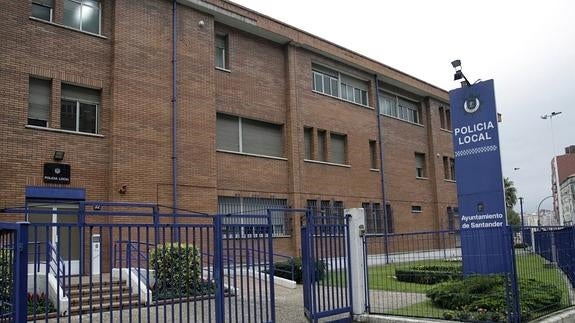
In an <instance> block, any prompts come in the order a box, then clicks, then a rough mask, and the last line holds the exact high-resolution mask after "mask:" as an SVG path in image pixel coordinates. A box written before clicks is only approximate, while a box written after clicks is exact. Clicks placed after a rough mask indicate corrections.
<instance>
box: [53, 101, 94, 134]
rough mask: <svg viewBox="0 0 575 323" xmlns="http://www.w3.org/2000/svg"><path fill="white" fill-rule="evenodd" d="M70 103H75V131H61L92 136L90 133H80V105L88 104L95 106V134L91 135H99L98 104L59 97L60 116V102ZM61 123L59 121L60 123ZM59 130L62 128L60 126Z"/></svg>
mask: <svg viewBox="0 0 575 323" xmlns="http://www.w3.org/2000/svg"><path fill="white" fill-rule="evenodd" d="M64 100H65V101H70V102H75V103H76V121H75V122H76V127H75V128H76V129H75V130H68V129H62V130H68V131H73V132H78V133H89V134H92V132H84V131H80V104H82V103H83V104H90V105H95V106H96V118H95V119H96V128H95V130H96V131H95V132H94V133H93V134H99V133H100V104H99V103H96V102H91V101H88V100H79V99H77V98H69V97H65V96H63V97H61V98H60V114H61V113H62V112H61V109H62V101H64ZM60 120H62V116H60ZM60 122H61V121H60ZM60 128H62V126H60Z"/></svg>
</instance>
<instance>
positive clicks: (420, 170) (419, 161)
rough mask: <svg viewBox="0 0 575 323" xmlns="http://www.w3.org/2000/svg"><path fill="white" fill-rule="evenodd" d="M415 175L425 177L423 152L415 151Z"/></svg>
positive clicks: (425, 168) (425, 169)
mask: <svg viewBox="0 0 575 323" xmlns="http://www.w3.org/2000/svg"><path fill="white" fill-rule="evenodd" d="M415 177H418V178H426V177H427V167H426V163H425V154H423V153H415Z"/></svg>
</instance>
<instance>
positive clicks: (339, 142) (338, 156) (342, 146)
mask: <svg viewBox="0 0 575 323" xmlns="http://www.w3.org/2000/svg"><path fill="white" fill-rule="evenodd" d="M330 142H331V160H330V161H331V162H332V163H336V164H347V137H346V136H345V135H340V134H335V133H330Z"/></svg>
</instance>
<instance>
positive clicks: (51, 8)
mask: <svg viewBox="0 0 575 323" xmlns="http://www.w3.org/2000/svg"><path fill="white" fill-rule="evenodd" d="M34 5H36V6H40V7H44V8H50V20H48V21H49V22H52V21H53V20H54V7H49V6H46V5H44V4H41V3H38V2H36V1H34V0H32V6H34ZM33 17H34V18H37V19H41V20H44V19H42V18H38V17H35V16H33Z"/></svg>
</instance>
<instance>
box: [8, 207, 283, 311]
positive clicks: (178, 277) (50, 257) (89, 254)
mask: <svg viewBox="0 0 575 323" xmlns="http://www.w3.org/2000/svg"><path fill="white" fill-rule="evenodd" d="M88 206H89V207H88ZM5 212H6V213H8V215H9V216H10V217H11V218H12V219H14V220H27V219H28V214H29V213H30V212H31V210H30V209H26V208H24V209H7V210H5ZM49 212H50V213H51V214H53V217H50V218H60V215H61V214H65V215H67V216H69V215H71V214H70V212H68V211H67V212H63V213H61V214H60V213H59V212H58V211H56V210H49ZM240 216H241V217H245V218H250V219H252V220H253V221H251V222H247V223H245V224H243V223H242V222H241V221H232V223H223V221H222V216H220V215H205V214H193V213H183V212H178V213H173V212H170V213H161V212H159V209H158V208H157V207H156V206H155V205H148V204H126V203H104V202H99V203H97V204H88V203H85V204H84V203H81V205H80V208H79V210H77V212H76V213H75V219H76V221H77V222H71V221H67V222H65V223H59V222H56V223H40V222H32V223H30V224H29V225H28V227H29V228H26V230H25V231H26V233H28V232H30V233H33V234H30V239H31V240H30V241H28V240H27V238H28V237H26V242H25V244H24V246H26V245H27V244H28V242H30V244H31V246H38V245H42V246H43V247H42V248H44V246H46V247H45V248H46V251H45V255H40V251H43V250H37V249H38V247H36V250H34V247H31V252H34V255H33V256H32V255H31V257H27V255H25V256H24V258H23V259H22V264H23V265H24V266H26V265H29V266H30V268H34V270H31V272H30V273H29V275H28V279H27V280H28V284H27V285H26V279H24V285H23V288H20V289H17V288H13V289H10V290H7V294H9V295H11V296H12V297H15V299H21V297H23V299H24V300H26V299H28V301H27V302H28V311H26V302H25V303H24V309H23V310H22V313H24V315H28V317H27V319H28V320H29V321H37V320H46V319H49V318H55V317H66V319H67V317H74V316H79V315H84V316H83V317H84V318H86V320H87V321H93V320H100V318H104V317H105V320H106V321H117V320H123V319H127V318H130V319H137V320H138V321H151V320H154V321H155V319H156V318H158V319H160V320H162V321H170V322H178V321H195V322H213V321H215V322H224V321H234V322H240V321H254V322H272V321H274V320H275V310H274V309H275V307H274V302H275V300H274V299H275V297H274V287H273V281H274V277H273V274H274V268H273V262H274V258H275V259H278V256H279V255H277V254H275V253H274V252H273V243H272V237H273V234H272V232H273V230H272V229H271V227H272V226H273V222H272V221H271V218H270V217H269V216H268V215H244V214H242V215H237V217H240ZM231 217H234V216H231ZM62 218H66V217H64V216H62ZM226 218H228V219H229V218H230V216H227V217H226ZM109 219H112V221H110V220H109ZM0 225H4V224H3V223H2V224H0ZM8 226H9V225H8ZM0 228H3V227H2V226H0ZM245 228H252V229H253V228H255V229H253V230H257V232H258V234H257V235H256V234H254V235H251V236H249V235H248V236H245V237H243V238H242V239H231V238H226V236H225V235H224V232H239V231H240V230H244V229H245ZM2 233H3V234H4V231H2ZM95 237H98V238H97V239H93V238H95ZM40 238H43V239H40ZM56 241H58V243H55V242H56ZM0 242H1V239H0ZM96 242H97V243H99V248H96V246H95V245H94V243H96ZM6 246H7V245H6ZM6 246H4V247H3V248H6ZM51 246H53V248H52V249H51ZM232 246H233V247H232ZM0 247H1V246H0ZM11 248H12V247H11ZM24 249H25V250H27V248H26V247H24ZM10 250H13V248H12V249H10ZM2 253H3V252H2ZM43 258H45V259H44V260H43V261H44V262H45V264H42V266H48V267H44V268H46V270H44V271H43V270H36V269H37V268H39V267H38V266H39V265H38V263H39V262H41V259H43ZM55 259H61V261H60V263H61V264H62V263H63V266H60V265H61V264H60V265H58V266H56V261H55ZM237 259H243V261H242V262H237V261H236V260H237ZM10 268H13V267H10V266H3V265H2V264H1V263H0V269H1V270H8V269H10ZM58 268H66V270H65V272H63V271H61V270H57V269H58ZM23 272H24V273H26V270H24V271H23ZM48 273H55V275H54V276H55V277H56V279H52V278H51V277H50V276H51V275H48ZM3 277H8V276H3ZM0 279H4V280H5V279H6V278H2V277H0ZM14 286H17V284H15V285H14ZM0 296H1V295H0ZM13 303H14V302H9V301H8V300H4V299H2V301H1V303H0V308H5V307H6V306H8V305H10V306H11V307H10V308H12V305H11V304H13ZM4 312H6V311H4V310H2V315H4V314H5V313H4ZM15 312H17V311H12V312H11V313H15ZM104 315H105V316H104ZM25 320H26V318H24V321H25ZM17 322H23V321H22V320H20V321H17Z"/></svg>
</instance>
